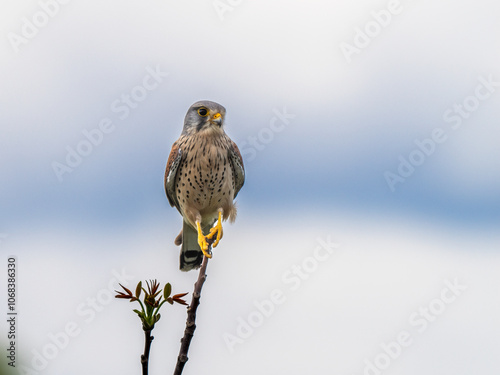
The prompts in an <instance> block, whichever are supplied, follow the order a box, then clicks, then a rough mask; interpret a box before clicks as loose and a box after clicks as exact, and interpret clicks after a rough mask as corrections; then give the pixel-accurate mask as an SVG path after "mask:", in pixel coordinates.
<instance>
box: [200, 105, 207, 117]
mask: <svg viewBox="0 0 500 375" xmlns="http://www.w3.org/2000/svg"><path fill="white" fill-rule="evenodd" d="M198 114H199V115H200V116H201V117H205V116H207V115H208V110H207V109H206V108H205V107H201V108H200V109H198Z"/></svg>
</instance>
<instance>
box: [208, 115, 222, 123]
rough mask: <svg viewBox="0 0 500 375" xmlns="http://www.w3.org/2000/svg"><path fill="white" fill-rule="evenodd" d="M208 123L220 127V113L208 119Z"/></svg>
mask: <svg viewBox="0 0 500 375" xmlns="http://www.w3.org/2000/svg"><path fill="white" fill-rule="evenodd" d="M210 122H211V123H212V124H216V125H217V126H221V125H222V116H221V115H220V113H216V114H215V115H213V116H212V118H211V119H210Z"/></svg>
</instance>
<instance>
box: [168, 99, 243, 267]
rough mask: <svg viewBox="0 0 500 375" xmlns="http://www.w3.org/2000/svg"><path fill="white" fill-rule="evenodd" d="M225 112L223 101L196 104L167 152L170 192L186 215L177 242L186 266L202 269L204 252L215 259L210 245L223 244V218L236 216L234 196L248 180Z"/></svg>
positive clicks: (171, 198)
mask: <svg viewBox="0 0 500 375" xmlns="http://www.w3.org/2000/svg"><path fill="white" fill-rule="evenodd" d="M225 115H226V109H225V108H224V107H223V106H221V105H220V104H218V103H215V102H211V101H207V100H203V101H199V102H197V103H194V104H193V105H192V106H191V107H190V108H189V110H188V111H187V114H186V117H185V119H184V128H183V129H182V133H181V136H180V137H179V139H178V140H177V141H176V142H175V143H174V144H173V146H172V151H171V152H170V156H169V157H168V162H167V169H166V171H165V191H166V193H167V198H168V201H169V203H170V205H171V206H172V207H174V206H175V208H177V210H178V211H179V212H180V214H181V215H182V217H183V219H184V220H183V226H182V231H181V233H179V235H178V236H177V238H176V239H175V241H174V242H175V244H176V245H178V246H179V245H181V244H182V248H181V254H180V269H181V270H182V271H189V270H191V269H195V268H199V267H200V265H201V262H202V259H203V255H205V256H207V257H208V258H211V257H212V255H211V253H210V252H209V250H208V248H209V244H210V243H212V246H213V247H216V246H217V245H218V243H219V241H220V239H221V237H222V220H224V221H225V220H227V219H229V220H230V221H231V222H233V221H234V220H235V218H236V207H235V205H234V202H233V201H234V198H235V197H236V195H238V192H239V191H240V189H241V187H242V186H243V183H244V181H245V169H244V167H243V159H242V157H241V154H240V151H239V150H238V147H237V146H236V144H235V143H234V142H233V141H232V140H231V139H230V138H229V137H228V136H227V134H226V133H225V132H224V118H225ZM215 222H217V224H216V225H215V226H213V225H214V223H215ZM212 226H213V228H212ZM204 233H207V234H206V235H205V234H204Z"/></svg>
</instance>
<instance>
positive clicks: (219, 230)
mask: <svg viewBox="0 0 500 375" xmlns="http://www.w3.org/2000/svg"><path fill="white" fill-rule="evenodd" d="M216 233H217V237H216V238H215V241H214V243H213V245H212V247H216V246H217V245H218V244H219V241H220V239H221V238H222V234H223V231H222V212H221V211H219V218H218V219H217V224H216V225H215V227H213V228H212V229H210V233H208V235H207V238H208V239H210V240H211V239H213V237H214V236H215V234H216Z"/></svg>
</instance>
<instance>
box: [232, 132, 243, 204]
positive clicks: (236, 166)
mask: <svg viewBox="0 0 500 375" xmlns="http://www.w3.org/2000/svg"><path fill="white" fill-rule="evenodd" d="M228 154H229V160H231V168H232V170H233V176H234V197H235V198H236V196H237V195H238V192H239V191H240V189H241V188H242V186H243V184H244V183H245V167H244V166H243V158H242V157H241V153H240V150H239V149H238V146H236V143H234V142H233V141H230V146H229V151H228Z"/></svg>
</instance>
